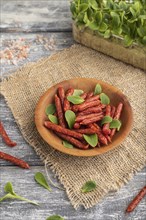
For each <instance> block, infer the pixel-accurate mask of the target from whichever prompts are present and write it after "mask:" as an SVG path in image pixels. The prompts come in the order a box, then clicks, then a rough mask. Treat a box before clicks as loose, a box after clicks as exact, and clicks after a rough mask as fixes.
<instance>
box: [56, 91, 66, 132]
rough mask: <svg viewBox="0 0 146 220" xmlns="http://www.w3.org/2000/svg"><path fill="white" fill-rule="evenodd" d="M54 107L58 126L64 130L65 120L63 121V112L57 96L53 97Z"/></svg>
mask: <svg viewBox="0 0 146 220" xmlns="http://www.w3.org/2000/svg"><path fill="white" fill-rule="evenodd" d="M55 106H56V112H57V116H58V119H59V124H60V125H61V126H62V127H64V128H65V127H66V123H65V119H64V115H63V111H62V106H61V101H60V98H59V97H58V96H57V95H55Z"/></svg>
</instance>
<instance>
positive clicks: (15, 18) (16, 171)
mask: <svg viewBox="0 0 146 220" xmlns="http://www.w3.org/2000/svg"><path fill="white" fill-rule="evenodd" d="M0 26H1V50H3V49H4V48H5V47H6V46H5V45H6V42H7V41H9V40H10V39H19V38H20V37H21V38H25V40H26V41H27V42H28V43H30V44H31V48H30V52H29V57H28V58H27V59H25V60H24V61H21V62H19V63H18V66H22V65H24V64H25V63H26V62H29V61H36V60H38V59H39V58H41V57H42V56H48V55H50V54H52V53H54V52H55V51H58V50H62V49H63V48H66V47H69V46H71V45H72V44H73V43H74V41H73V38H72V33H71V14H70V11H69V1H67V0H54V1H51V0H35V1H33V0H32V1H31V0H30V1H23V0H15V1H14V0H3V1H1V24H0ZM37 35H41V36H45V37H46V38H49V39H50V37H52V36H53V38H54V39H55V49H54V50H52V51H51V50H46V49H45V48H44V46H43V45H42V44H41V43H40V44H37V43H36V37H37ZM18 66H15V65H13V64H11V63H9V64H7V63H2V64H1V76H2V77H6V76H7V75H9V74H11V73H12V72H14V70H16V69H17V68H18ZM0 119H1V121H2V122H3V123H4V125H5V128H6V130H7V131H8V133H9V135H10V137H11V138H12V139H13V140H14V141H16V142H17V146H16V147H15V148H13V149H12V148H9V147H7V146H6V145H5V144H4V143H3V141H2V140H1V139H0V141H1V144H0V150H1V151H4V152H7V153H10V154H12V155H15V156H17V157H20V158H22V159H24V160H25V161H27V162H28V163H29V164H30V166H31V169H30V170H22V169H20V168H18V167H15V166H13V165H12V164H11V163H9V162H6V161H3V160H0V196H3V195H4V190H3V188H4V185H5V183H6V182H8V181H11V182H12V183H13V185H14V189H15V191H16V192H17V193H19V194H20V195H22V196H24V197H26V198H29V199H31V200H35V201H37V202H39V203H40V207H36V206H33V205H31V204H28V203H25V202H21V201H16V200H13V201H10V200H7V201H5V202H3V203H0V219H1V220H45V219H46V218H47V217H49V216H50V215H53V214H60V215H62V216H64V217H65V219H66V220H145V219H146V206H145V204H146V200H145V199H143V201H142V202H141V203H140V204H139V206H138V207H137V208H136V210H135V211H134V212H133V213H131V214H125V209H126V207H127V205H128V204H129V202H130V201H131V200H132V199H133V197H134V196H135V195H136V194H137V192H138V191H139V190H140V189H141V188H142V187H143V186H144V185H145V183H146V168H145V169H143V170H142V171H140V172H138V173H137V174H136V175H135V176H134V178H133V179H132V180H131V181H130V182H129V183H128V184H127V185H126V186H123V187H122V189H121V190H119V191H118V192H111V193H109V195H108V196H107V197H106V198H104V199H103V200H102V201H101V202H100V203H98V204H97V205H96V206H95V207H93V208H90V209H88V210H85V209H84V208H83V207H80V208H79V209H78V210H77V211H76V210H74V208H73V207H72V205H71V204H70V202H69V200H68V198H67V195H66V193H65V192H64V191H61V190H59V189H56V188H53V191H52V192H51V193H49V192H48V191H47V190H45V189H44V188H41V187H40V186H39V185H38V184H37V183H36V182H35V181H34V174H35V172H38V171H40V172H43V173H45V172H44V166H43V164H42V162H41V160H40V159H39V157H38V156H37V155H36V153H35V152H34V150H33V149H32V148H31V146H29V145H28V144H27V143H26V142H25V141H24V139H23V137H22V135H21V133H20V131H19V129H18V127H17V125H16V123H15V120H14V117H13V115H12V113H11V111H10V109H9V108H8V107H7V104H6V102H5V100H4V98H3V97H1V101H0ZM49 174H50V176H51V178H52V179H53V180H54V181H55V182H56V181H57V180H56V179H55V178H54V175H53V174H52V173H51V171H49Z"/></svg>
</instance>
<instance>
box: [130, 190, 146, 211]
mask: <svg viewBox="0 0 146 220" xmlns="http://www.w3.org/2000/svg"><path fill="white" fill-rule="evenodd" d="M145 195H146V186H144V187H143V189H141V191H140V192H139V193H138V195H137V196H136V197H135V198H134V199H133V201H132V202H131V203H130V204H129V206H128V207H127V209H126V212H132V211H133V210H134V209H135V208H136V206H137V205H138V203H139V202H140V201H141V200H142V198H143V197H144V196H145Z"/></svg>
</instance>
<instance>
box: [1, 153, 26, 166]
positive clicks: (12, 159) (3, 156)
mask: <svg viewBox="0 0 146 220" xmlns="http://www.w3.org/2000/svg"><path fill="white" fill-rule="evenodd" d="M0 159H3V160H7V161H10V162H11V163H13V164H15V165H17V166H19V167H22V168H24V169H29V165H28V163H26V162H25V161H24V160H21V159H19V158H16V157H13V156H11V155H10V154H6V153H4V152H1V151H0Z"/></svg>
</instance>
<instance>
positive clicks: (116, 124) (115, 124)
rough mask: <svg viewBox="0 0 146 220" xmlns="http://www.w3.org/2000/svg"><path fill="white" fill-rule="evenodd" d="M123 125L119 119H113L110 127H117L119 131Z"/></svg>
mask: <svg viewBox="0 0 146 220" xmlns="http://www.w3.org/2000/svg"><path fill="white" fill-rule="evenodd" d="M121 125H122V123H121V121H119V120H118V119H113V120H112V122H110V128H116V129H117V131H119V130H120V128H121Z"/></svg>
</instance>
